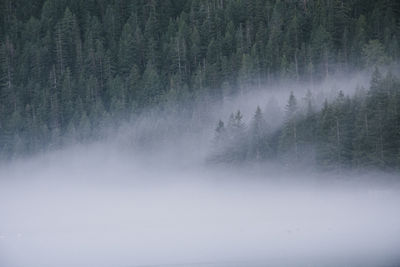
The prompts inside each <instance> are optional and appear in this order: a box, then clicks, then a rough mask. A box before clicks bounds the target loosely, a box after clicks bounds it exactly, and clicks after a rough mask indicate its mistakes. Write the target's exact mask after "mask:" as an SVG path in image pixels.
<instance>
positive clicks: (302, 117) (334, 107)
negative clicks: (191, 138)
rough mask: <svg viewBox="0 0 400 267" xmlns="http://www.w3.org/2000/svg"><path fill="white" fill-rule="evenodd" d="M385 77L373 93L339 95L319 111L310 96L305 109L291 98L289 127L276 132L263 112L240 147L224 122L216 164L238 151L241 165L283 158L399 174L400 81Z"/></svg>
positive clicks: (217, 139) (374, 83)
mask: <svg viewBox="0 0 400 267" xmlns="http://www.w3.org/2000/svg"><path fill="white" fill-rule="evenodd" d="M381 76H382V75H381V74H380V73H379V71H378V70H375V72H374V74H373V78H372V80H371V87H370V88H369V90H365V89H362V88H361V89H359V90H358V91H357V93H356V94H355V96H354V97H352V98H350V97H348V96H345V95H344V94H343V92H342V91H339V93H338V95H337V97H336V99H334V100H333V101H331V102H328V101H325V103H324V105H323V107H322V109H321V110H320V111H318V112H317V111H314V108H313V107H312V101H310V99H312V95H311V94H310V93H307V96H306V97H305V99H306V101H305V103H304V104H305V106H304V107H302V108H299V107H298V105H297V102H296V97H295V96H294V94H293V93H291V94H290V96H289V99H288V103H287V106H286V111H285V113H286V114H285V121H284V124H283V126H282V127H280V128H279V129H278V130H277V131H275V132H271V131H268V128H266V127H265V126H264V127H260V126H259V125H261V124H264V122H262V117H263V112H262V110H261V109H260V108H259V107H257V109H256V112H255V115H254V118H253V120H252V122H251V125H250V126H249V127H247V128H246V129H244V130H243V131H244V132H245V134H244V137H242V138H244V139H245V140H246V141H242V143H240V145H238V142H237V141H236V140H235V139H229V138H228V137H229V135H230V134H231V132H230V131H232V130H229V129H226V130H225V129H224V131H221V128H222V127H223V126H224V123H223V121H220V122H219V123H218V127H217V129H216V137H215V142H216V143H217V145H216V146H215V148H216V150H215V151H214V152H213V154H212V155H211V156H210V160H212V161H213V162H225V163H229V162H232V159H237V158H238V157H234V156H232V155H231V154H232V151H238V155H241V157H240V162H245V161H254V160H257V161H259V160H260V159H261V160H266V159H279V160H282V159H283V162H284V163H290V164H291V165H296V164H303V163H307V164H309V163H313V164H316V165H317V166H319V167H320V168H322V169H325V170H338V169H350V168H351V169H361V168H362V169H369V168H379V169H383V170H398V169H400V111H399V107H400V80H399V79H398V78H395V77H393V75H392V74H391V73H390V72H389V73H388V74H387V75H386V76H385V77H381ZM276 139H278V140H279V142H276ZM221 144H223V145H221ZM232 147H235V148H236V150H235V149H232ZM243 155H245V156H243ZM236 162H237V161H236Z"/></svg>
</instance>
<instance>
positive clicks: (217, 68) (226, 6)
mask: <svg viewBox="0 0 400 267" xmlns="http://www.w3.org/2000/svg"><path fill="white" fill-rule="evenodd" d="M399 18H400V4H399V3H398V2H397V1H389V0H380V1H373V0H368V1H364V0H363V1H361V0H351V1H340V0H319V1H313V0H304V1H283V0H254V1H246V0H232V1H227V0H163V1H160V0H150V1H148V0H3V1H1V2H0V154H2V155H4V156H5V157H8V156H9V155H14V154H20V153H33V152H34V151H37V150H40V149H43V148H46V147H49V146H58V145H60V144H62V143H63V142H65V140H69V139H71V138H73V139H78V140H85V139H88V138H93V136H95V135H96V132H97V130H96V129H98V128H99V127H101V122H102V121H106V120H110V121H118V120H119V119H120V118H126V117H129V116H131V115H132V114H138V113H140V112H142V111H143V110H144V109H146V108H147V107H149V106H154V105H156V106H168V107H172V108H176V109H179V103H182V102H186V103H188V102H191V101H192V102H196V101H197V102H199V101H200V100H199V99H202V98H204V97H205V98H206V99H213V100H215V101H221V99H223V97H224V96H226V95H231V94H236V93H238V92H242V91H245V90H248V88H249V87H254V86H261V85H262V84H263V82H265V81H268V80H271V79H284V78H292V79H297V80H307V81H311V82H312V81H314V80H316V79H320V78H323V77H326V76H328V75H330V74H331V73H333V72H335V70H336V69H338V68H340V69H344V70H348V69H352V68H361V67H363V66H369V65H374V64H380V63H387V62H389V61H391V60H392V61H395V60H397V59H398V58H399V55H400V48H399V47H400V46H399V38H400V23H399V21H400V19H399ZM201 101H203V99H202V100H201ZM203 102H204V101H203ZM206 102H207V101H206ZM78 132H79V134H78Z"/></svg>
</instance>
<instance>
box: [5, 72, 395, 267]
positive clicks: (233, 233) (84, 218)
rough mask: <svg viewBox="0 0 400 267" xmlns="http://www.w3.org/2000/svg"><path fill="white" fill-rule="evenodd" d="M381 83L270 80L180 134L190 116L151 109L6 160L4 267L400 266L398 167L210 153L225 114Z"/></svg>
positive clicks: (318, 99)
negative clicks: (211, 160) (245, 162)
mask: <svg viewBox="0 0 400 267" xmlns="http://www.w3.org/2000/svg"><path fill="white" fill-rule="evenodd" d="M339 78H340V79H339ZM339 80H340V81H341V82H338V81H339ZM368 81H369V77H368V75H366V74H359V75H355V76H354V77H353V78H351V79H343V78H342V77H336V78H335V77H332V79H331V80H328V81H325V82H324V83H322V84H318V85H304V84H303V85H302V84H296V83H291V84H290V83H288V84H280V85H276V86H275V87H273V88H259V89H257V90H252V91H251V93H244V94H243V95H241V96H239V97H238V98H235V99H226V100H225V102H224V104H223V105H216V106H215V107H214V106H212V107H210V109H209V111H210V113H207V114H197V115H196V116H198V117H196V118H195V119H196V120H197V119H198V118H200V119H203V121H204V123H203V124H200V125H195V126H193V127H192V126H191V127H187V128H192V129H194V130H188V131H187V132H184V133H181V134H177V133H176V132H175V131H174V127H175V126H176V125H177V124H182V123H186V122H185V121H184V122H183V121H181V120H180V119H178V118H174V117H173V115H171V116H172V117H170V118H169V119H168V118H163V119H158V120H157V119H154V118H153V117H152V116H150V115H149V116H148V117H144V118H141V119H139V120H137V121H136V122H133V123H132V124H127V125H125V126H124V127H121V128H120V129H118V130H114V131H111V130H110V133H109V135H108V137H107V138H104V141H98V142H93V143H91V144H75V145H71V146H67V147H65V148H63V149H61V150H57V151H52V152H46V153H42V154H40V155H37V156H34V157H30V158H25V159H15V160H14V161H12V162H7V163H3V164H2V165H0V266H1V267H3V266H4V267H14V266H18V267H19V266H21V267H25V266H26V267H39V266H40V267H50V266H57V267H58V266H60V267H64V266H68V267H70V266H107V267H108V266H398V264H399V263H400V253H399V251H400V208H399V207H400V186H399V183H398V182H397V181H396V180H398V175H397V174H390V175H389V174H382V173H367V172H365V173H351V174H349V173H345V172H343V173H320V172H318V171H316V170H312V169H308V168H301V170H299V169H290V168H285V167H279V166H274V165H273V164H271V165H266V164H260V165H255V166H237V167H232V166H212V165H208V164H207V163H206V161H205V156H206V154H207V151H208V150H209V149H210V147H211V146H212V142H211V140H212V137H213V129H214V128H215V122H216V120H217V119H219V118H221V119H224V120H226V119H227V118H228V116H229V114H230V112H233V111H235V109H238V108H240V109H241V110H242V111H243V113H244V119H245V120H246V121H248V120H249V119H250V118H251V116H252V115H253V113H254V110H255V107H256V106H257V105H260V107H262V108H266V107H267V106H269V107H270V106H272V105H276V107H275V108H276V109H283V107H284V105H285V103H286V100H287V97H288V93H289V92H290V91H294V93H295V94H296V96H298V98H299V99H301V97H303V96H304V94H305V92H307V90H310V91H312V92H313V95H314V97H315V101H316V103H317V105H318V104H320V103H322V101H323V99H324V98H325V97H327V96H328V97H329V96H330V95H333V96H335V95H336V94H337V92H338V90H343V91H345V92H346V93H348V94H353V93H354V92H355V88H356V87H357V86H366V84H367V83H368ZM274 88H275V90H274ZM272 117H274V116H272ZM274 118H275V119H276V121H275V122H271V124H272V125H274V123H275V124H276V125H278V124H279V123H280V121H279V120H280V119H281V118H278V117H274ZM195 119H194V120H195ZM178 128H179V127H178ZM155 129H156V130H155ZM154 131H157V133H160V132H161V133H167V134H163V135H161V134H155V135H154V136H150V133H152V132H154ZM168 132H170V133H171V134H170V135H169V134H168ZM160 136H161V137H160ZM148 144H151V145H150V146H148Z"/></svg>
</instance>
